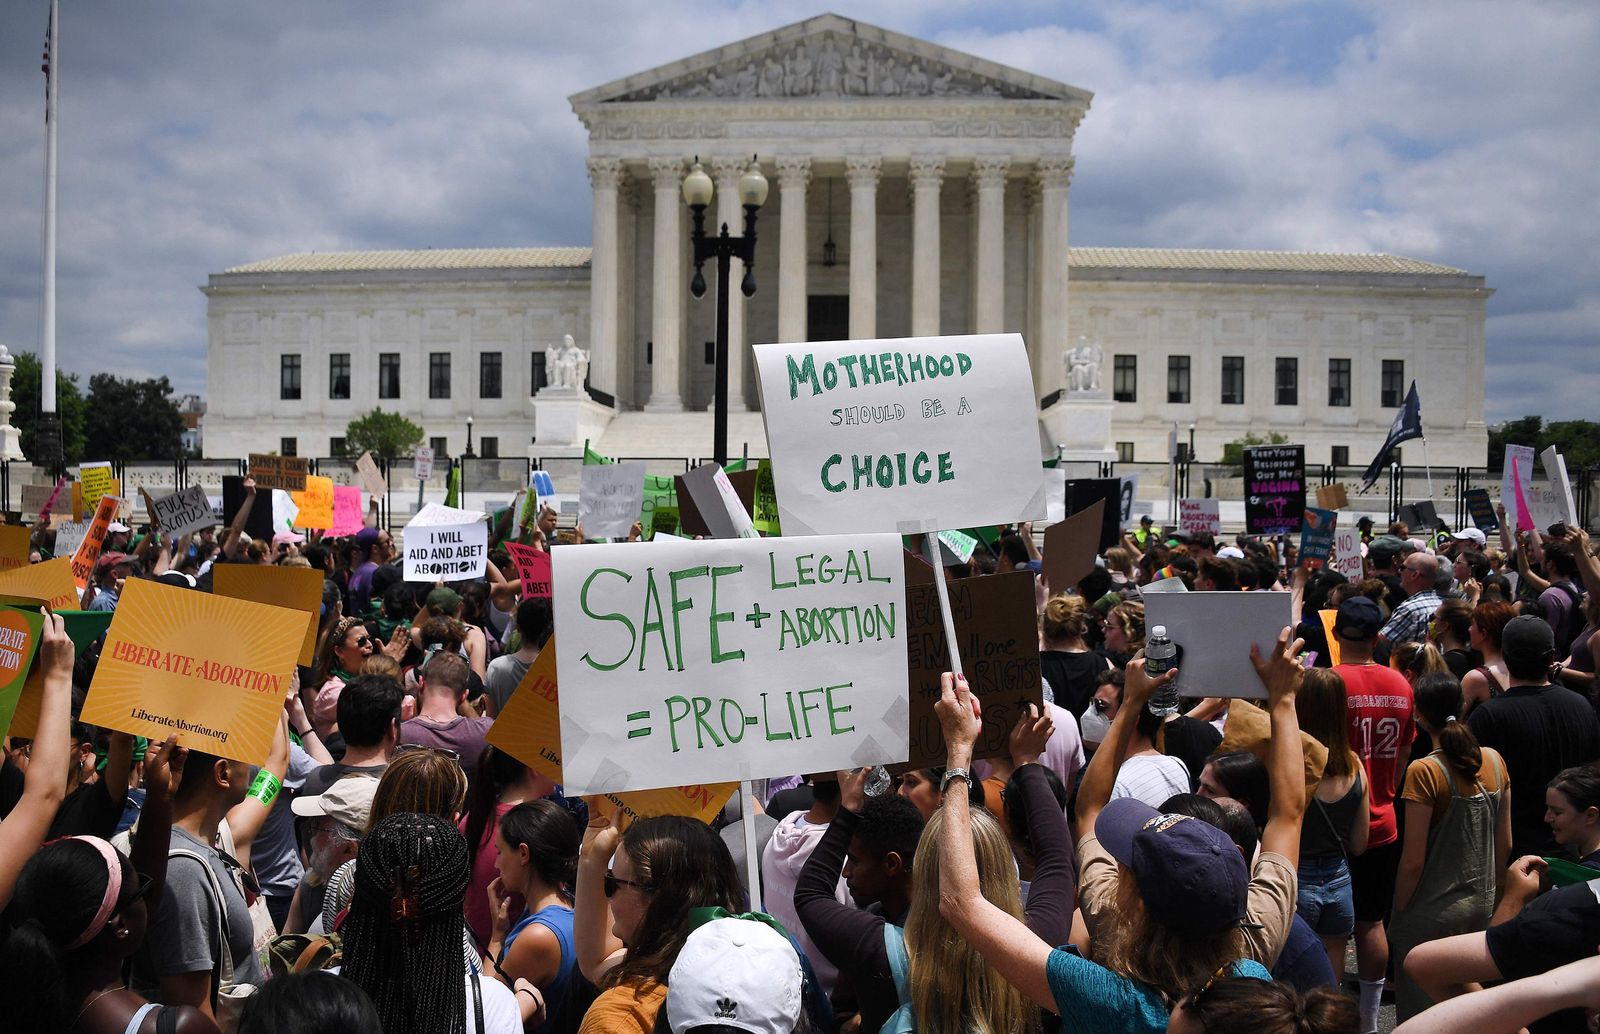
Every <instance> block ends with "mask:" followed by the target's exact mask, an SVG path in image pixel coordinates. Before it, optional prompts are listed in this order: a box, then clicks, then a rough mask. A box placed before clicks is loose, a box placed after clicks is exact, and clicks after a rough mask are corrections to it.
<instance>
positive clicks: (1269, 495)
mask: <svg viewBox="0 0 1600 1034" xmlns="http://www.w3.org/2000/svg"><path fill="white" fill-rule="evenodd" d="M1305 510H1306V447H1305V446H1304V445H1258V446H1256V447H1254V448H1250V449H1246V450H1244V530H1245V534H1247V535H1287V534H1291V533H1294V532H1298V531H1299V530H1300V521H1301V518H1302V517H1304V516H1305Z"/></svg>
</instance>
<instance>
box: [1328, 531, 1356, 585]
mask: <svg viewBox="0 0 1600 1034" xmlns="http://www.w3.org/2000/svg"><path fill="white" fill-rule="evenodd" d="M1328 566H1329V567H1330V568H1332V569H1333V570H1335V571H1338V572H1339V573H1340V574H1342V575H1344V576H1345V577H1346V578H1348V579H1350V580H1351V581H1352V582H1359V581H1360V580H1361V530H1360V529H1359V528H1335V529H1334V531H1333V552H1332V556H1331V557H1330V559H1329V561H1328Z"/></svg>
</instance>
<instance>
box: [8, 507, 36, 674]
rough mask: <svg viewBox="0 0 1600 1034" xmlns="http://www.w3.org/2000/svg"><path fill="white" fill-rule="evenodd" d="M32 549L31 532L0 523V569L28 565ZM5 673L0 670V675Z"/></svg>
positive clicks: (15, 525)
mask: <svg viewBox="0 0 1600 1034" xmlns="http://www.w3.org/2000/svg"><path fill="white" fill-rule="evenodd" d="M32 550H33V532H32V531H31V530H29V529H28V528H24V527H23V526H22V525H20V524H0V571H9V570H11V569H12V568H16V567H27V566H28V554H29V553H30V552H32ZM4 674H5V673H4V672H0V676H3V675H4Z"/></svg>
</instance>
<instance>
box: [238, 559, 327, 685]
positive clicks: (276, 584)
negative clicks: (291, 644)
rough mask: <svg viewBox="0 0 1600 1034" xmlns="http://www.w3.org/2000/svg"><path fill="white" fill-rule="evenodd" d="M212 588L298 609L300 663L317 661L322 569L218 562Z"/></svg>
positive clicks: (306, 663)
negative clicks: (301, 630) (300, 617)
mask: <svg viewBox="0 0 1600 1034" xmlns="http://www.w3.org/2000/svg"><path fill="white" fill-rule="evenodd" d="M211 577H212V591H213V592H215V593H216V594H217V595H219V596H230V597H232V598H233V599H236V600H249V601H250V602H251V603H265V604H267V605H268V606H272V607H283V608H284V609H286V610H297V611H299V612H300V613H301V614H304V615H305V618H306V620H305V625H306V627H305V629H304V632H305V636H304V637H303V639H302V641H301V643H300V658H299V663H300V664H302V665H305V666H306V667H310V666H311V665H312V664H314V663H316V659H317V658H316V652H317V619H318V617H319V616H320V615H321V613H322V572H321V571H318V570H315V569H314V568H310V567H280V566H277V565H270V566H268V565H262V564H217V565H215V566H213V567H212V568H211Z"/></svg>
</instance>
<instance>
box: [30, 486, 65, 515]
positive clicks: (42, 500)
mask: <svg viewBox="0 0 1600 1034" xmlns="http://www.w3.org/2000/svg"><path fill="white" fill-rule="evenodd" d="M66 487H67V479H66V478H64V477H63V478H60V479H58V480H57V481H56V483H55V484H53V485H23V486H22V512H23V513H27V514H38V515H39V520H40V521H46V520H49V518H50V514H51V513H52V512H53V511H54V510H55V508H56V504H57V503H59V502H60V500H61V493H62V491H63V490H64V489H65V488H66Z"/></svg>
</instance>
